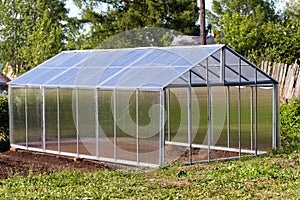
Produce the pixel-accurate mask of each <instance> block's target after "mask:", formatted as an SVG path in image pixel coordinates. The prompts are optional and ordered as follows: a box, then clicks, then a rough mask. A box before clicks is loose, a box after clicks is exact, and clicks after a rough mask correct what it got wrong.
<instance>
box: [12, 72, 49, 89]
mask: <svg viewBox="0 0 300 200" xmlns="http://www.w3.org/2000/svg"><path fill="white" fill-rule="evenodd" d="M46 71H48V70H46ZM44 72H45V69H42V68H34V69H32V70H30V71H29V72H27V73H25V74H22V75H21V76H19V77H17V78H16V79H14V80H12V81H11V82H9V84H18V85H26V84H28V83H29V82H30V81H31V80H32V79H33V78H36V77H37V76H39V75H40V74H43V73H44Z"/></svg>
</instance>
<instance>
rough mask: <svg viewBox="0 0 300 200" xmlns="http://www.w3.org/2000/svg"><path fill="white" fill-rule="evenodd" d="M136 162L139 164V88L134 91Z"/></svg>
mask: <svg viewBox="0 0 300 200" xmlns="http://www.w3.org/2000/svg"><path fill="white" fill-rule="evenodd" d="M135 120H136V121H135V123H136V162H137V164H138V165H139V162H140V160H139V90H136V91H135Z"/></svg>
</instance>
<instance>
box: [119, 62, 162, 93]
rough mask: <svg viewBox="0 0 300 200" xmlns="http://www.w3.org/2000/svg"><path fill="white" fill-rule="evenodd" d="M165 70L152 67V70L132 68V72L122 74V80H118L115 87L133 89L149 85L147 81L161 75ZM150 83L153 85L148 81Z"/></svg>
mask: <svg viewBox="0 0 300 200" xmlns="http://www.w3.org/2000/svg"><path fill="white" fill-rule="evenodd" d="M164 69H165V68H162V67H152V68H133V69H132V70H130V71H128V72H127V73H124V74H123V76H122V78H120V79H119V81H118V83H117V87H129V88H135V87H138V86H141V85H145V84H149V82H148V81H149V80H151V79H152V78H155V77H156V76H157V75H158V74H161V73H162V71H163V70H164ZM150 83H153V82H152V81H150Z"/></svg>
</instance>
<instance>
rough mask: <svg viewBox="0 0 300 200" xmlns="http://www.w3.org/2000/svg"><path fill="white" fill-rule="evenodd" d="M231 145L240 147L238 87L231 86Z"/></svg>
mask: <svg viewBox="0 0 300 200" xmlns="http://www.w3.org/2000/svg"><path fill="white" fill-rule="evenodd" d="M229 142H230V147H231V148H239V126H238V88H237V87H235V86H232V87H230V141H229Z"/></svg>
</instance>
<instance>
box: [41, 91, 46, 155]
mask: <svg viewBox="0 0 300 200" xmlns="http://www.w3.org/2000/svg"><path fill="white" fill-rule="evenodd" d="M41 89H42V134H43V136H42V138H43V150H44V151H46V109H45V103H46V101H45V87H44V86H42V87H41Z"/></svg>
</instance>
